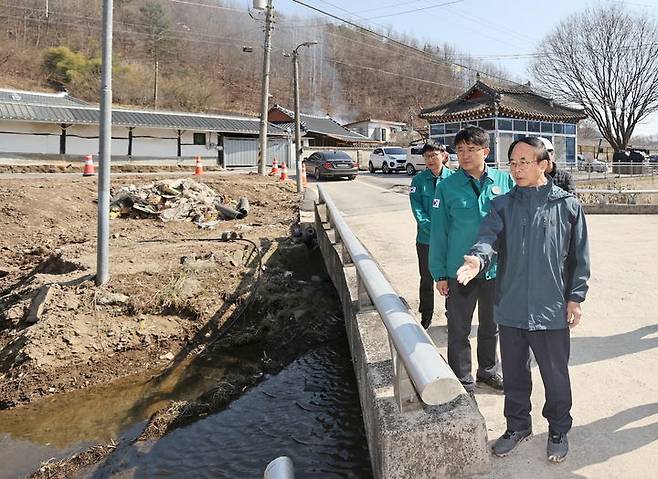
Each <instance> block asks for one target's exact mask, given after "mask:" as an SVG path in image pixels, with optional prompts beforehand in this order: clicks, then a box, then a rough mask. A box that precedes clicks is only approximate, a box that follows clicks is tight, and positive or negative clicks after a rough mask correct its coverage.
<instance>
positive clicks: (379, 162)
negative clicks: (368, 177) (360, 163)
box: [368, 146, 407, 173]
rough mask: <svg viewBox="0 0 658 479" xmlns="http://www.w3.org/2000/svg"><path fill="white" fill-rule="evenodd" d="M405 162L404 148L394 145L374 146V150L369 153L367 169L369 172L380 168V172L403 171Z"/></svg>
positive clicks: (405, 152)
mask: <svg viewBox="0 0 658 479" xmlns="http://www.w3.org/2000/svg"><path fill="white" fill-rule="evenodd" d="M406 163H407V150H405V149H404V148H399V147H396V146H385V147H383V148H375V150H374V151H373V152H372V153H370V161H369V162H368V171H370V173H374V172H375V171H377V170H382V173H391V172H393V171H404V167H405V165H406Z"/></svg>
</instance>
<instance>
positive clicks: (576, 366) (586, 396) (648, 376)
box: [324, 174, 658, 479]
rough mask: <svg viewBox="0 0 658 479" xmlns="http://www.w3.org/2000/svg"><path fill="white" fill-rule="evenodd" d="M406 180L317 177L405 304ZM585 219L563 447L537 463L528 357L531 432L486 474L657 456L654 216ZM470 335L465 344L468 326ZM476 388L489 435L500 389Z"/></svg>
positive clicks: (642, 470)
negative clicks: (584, 292) (581, 295)
mask: <svg viewBox="0 0 658 479" xmlns="http://www.w3.org/2000/svg"><path fill="white" fill-rule="evenodd" d="M409 181H410V178H409V177H407V176H405V175H391V176H383V175H381V174H376V175H367V174H366V175H361V176H360V177H359V178H358V179H357V180H355V181H329V182H325V183H324V184H326V186H327V188H328V190H329V192H330V194H331V195H332V198H333V199H334V201H335V203H336V205H337V206H338V208H339V209H340V210H341V211H342V212H343V214H344V216H345V218H346V220H347V222H348V224H349V225H350V226H351V228H352V229H353V231H354V232H355V234H356V235H357V236H358V237H359V238H360V239H361V241H362V242H363V243H364V245H365V246H366V248H368V249H369V250H370V252H371V253H372V254H373V255H374V256H375V258H376V259H377V261H378V262H379V264H380V265H381V267H382V268H383V270H384V271H385V273H386V275H387V276H388V278H389V279H390V280H391V282H392V284H393V286H394V287H395V288H396V289H397V290H398V292H399V293H400V294H401V295H402V296H404V297H405V298H406V299H407V300H408V302H409V304H410V305H411V307H412V309H414V310H415V309H417V307H418V298H417V284H418V272H417V262H416V255H415V248H414V239H415V225H414V222H413V218H412V216H411V213H410V211H409V206H408V198H407V196H406V195H404V194H400V193H396V192H395V191H394V190H392V189H391V188H394V187H395V186H396V185H408V184H409ZM588 226H589V229H590V236H591V240H590V249H591V256H592V279H591V282H590V286H591V289H590V294H589V296H588V300H587V301H586V302H585V303H584V305H583V310H584V317H583V323H582V324H581V325H580V326H578V327H577V328H576V329H575V330H574V331H573V333H572V341H571V344H572V355H571V374H572V376H571V379H572V383H573V396H574V406H573V410H572V414H573V416H574V427H573V429H572V432H571V434H570V435H569V437H570V441H571V454H570V456H569V458H568V460H567V462H566V463H564V464H561V465H549V464H547V463H546V460H545V448H546V431H547V425H546V422H545V420H544V419H543V417H542V416H541V409H542V406H543V396H544V391H543V387H542V383H541V378H540V376H539V372H538V369H537V368H536V366H535V367H533V382H534V385H535V387H534V391H533V395H532V401H533V418H534V432H535V434H534V436H533V437H532V439H531V440H530V441H528V442H526V443H524V444H522V445H521V446H520V447H519V449H518V450H517V451H515V452H514V453H513V454H512V455H511V456H509V457H507V458H504V459H498V458H495V460H494V461H493V467H494V472H493V474H492V476H491V477H493V478H501V479H502V478H510V477H514V478H526V477H533V479H539V478H554V477H560V478H571V477H573V478H582V477H587V478H626V477H628V478H631V477H632V478H654V477H656V475H657V473H656V472H655V466H654V465H653V464H654V462H655V458H656V457H658V307H656V305H655V299H656V298H657V297H658V296H657V294H656V293H657V291H658V287H657V286H656V280H655V273H654V270H655V269H656V266H655V254H654V253H655V251H656V241H657V239H658V216H595V215H590V216H589V217H588ZM436 303H437V307H436V310H437V311H436V314H435V320H434V323H433V325H432V327H431V328H430V334H431V336H432V337H433V338H434V341H435V343H436V344H437V346H438V347H439V349H440V350H441V352H442V353H443V354H444V355H446V347H445V345H446V335H445V329H446V328H445V318H444V316H443V308H442V303H443V302H442V301H441V300H439V297H438V295H437V301H436ZM473 331H475V328H474V329H473ZM472 341H473V346H474V347H473V351H475V341H476V338H475V336H474V335H473V336H472ZM473 364H474V365H475V364H476V360H475V358H474V360H473ZM476 395H477V402H478V404H479V406H480V410H481V412H482V414H483V415H484V417H485V419H486V422H487V429H488V431H489V439H490V441H492V440H493V439H495V438H497V437H498V436H499V435H500V434H502V433H503V432H504V429H505V423H504V417H503V414H502V410H503V397H502V395H499V394H495V393H492V392H490V391H489V390H485V389H478V391H477V392H476ZM430 447H431V446H430ZM652 458H653V459H652Z"/></svg>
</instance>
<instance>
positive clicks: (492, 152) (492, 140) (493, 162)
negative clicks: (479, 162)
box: [484, 120, 496, 166]
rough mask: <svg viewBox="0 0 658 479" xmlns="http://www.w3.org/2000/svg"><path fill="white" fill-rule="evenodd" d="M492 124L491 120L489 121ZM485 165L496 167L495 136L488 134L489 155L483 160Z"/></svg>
mask: <svg viewBox="0 0 658 479" xmlns="http://www.w3.org/2000/svg"><path fill="white" fill-rule="evenodd" d="M491 121H492V122H493V120H491ZM484 161H485V162H486V163H487V165H491V166H496V135H495V134H494V133H489V154H488V155H487V158H486V159H485V160H484Z"/></svg>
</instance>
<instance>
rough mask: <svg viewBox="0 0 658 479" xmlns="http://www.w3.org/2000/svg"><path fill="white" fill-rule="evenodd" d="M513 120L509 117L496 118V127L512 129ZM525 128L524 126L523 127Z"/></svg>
mask: <svg viewBox="0 0 658 479" xmlns="http://www.w3.org/2000/svg"><path fill="white" fill-rule="evenodd" d="M513 126H514V125H513V122H512V120H510V119H509V118H498V129H499V130H507V131H511V130H513ZM524 130H525V128H524Z"/></svg>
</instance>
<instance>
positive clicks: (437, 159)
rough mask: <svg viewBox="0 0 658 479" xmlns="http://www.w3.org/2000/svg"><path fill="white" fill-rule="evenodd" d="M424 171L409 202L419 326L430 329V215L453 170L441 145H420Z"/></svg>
mask: <svg viewBox="0 0 658 479" xmlns="http://www.w3.org/2000/svg"><path fill="white" fill-rule="evenodd" d="M422 153H423V159H424V160H425V166H426V167H427V168H426V169H425V170H424V171H422V172H420V173H418V174H417V175H416V176H415V177H414V179H413V180H411V187H410V188H409V201H410V202H411V212H412V213H413V215H414V218H415V219H416V254H417V256H418V270H419V272H420V287H419V296H420V306H419V308H418V312H419V313H420V317H421V322H420V324H421V325H422V326H423V327H424V328H425V329H427V328H429V327H430V324H431V323H432V315H433V314H434V281H432V275H431V274H430V270H429V258H428V256H429V249H430V245H429V242H430V213H431V210H432V201H433V200H434V192H435V190H436V185H437V184H438V183H439V182H440V181H441V180H443V179H444V178H447V177H448V176H450V175H451V174H452V170H450V169H449V168H447V167H445V166H444V164H445V163H446V162H447V161H448V153H447V151H446V148H445V146H444V145H441V144H439V143H434V142H433V141H431V140H430V141H428V142H427V143H425V145H423V149H422Z"/></svg>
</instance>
